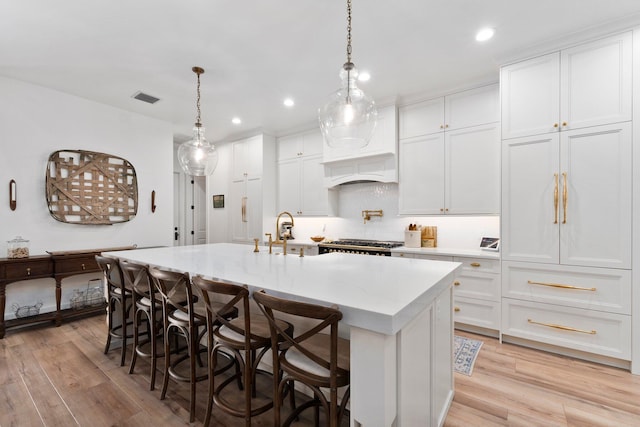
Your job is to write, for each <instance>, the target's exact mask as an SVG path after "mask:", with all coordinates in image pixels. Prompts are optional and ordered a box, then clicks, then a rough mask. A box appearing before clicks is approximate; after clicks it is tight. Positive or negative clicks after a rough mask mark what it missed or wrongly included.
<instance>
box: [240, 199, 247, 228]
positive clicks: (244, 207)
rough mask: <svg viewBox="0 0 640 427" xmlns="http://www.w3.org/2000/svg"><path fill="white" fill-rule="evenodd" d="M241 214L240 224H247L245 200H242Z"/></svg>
mask: <svg viewBox="0 0 640 427" xmlns="http://www.w3.org/2000/svg"><path fill="white" fill-rule="evenodd" d="M240 211H241V213H242V222H247V198H246V197H243V198H242V208H241V209H240Z"/></svg>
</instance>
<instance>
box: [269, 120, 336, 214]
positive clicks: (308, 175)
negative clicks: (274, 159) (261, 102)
mask: <svg viewBox="0 0 640 427" xmlns="http://www.w3.org/2000/svg"><path fill="white" fill-rule="evenodd" d="M277 146H278V211H288V212H290V213H292V214H293V215H306V216H323V215H324V216H326V215H331V214H333V213H334V212H335V210H336V203H337V194H336V192H335V191H334V190H328V189H327V188H326V187H325V186H324V167H323V165H322V134H321V133H320V130H314V131H310V132H304V133H300V134H295V135H290V136H286V137H281V138H278V142H277Z"/></svg>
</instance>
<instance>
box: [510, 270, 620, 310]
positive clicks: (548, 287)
mask: <svg viewBox="0 0 640 427" xmlns="http://www.w3.org/2000/svg"><path fill="white" fill-rule="evenodd" d="M502 266H503V272H502V278H503V280H502V294H503V296H505V297H508V298H517V299H522V300H528V301H538V302H545V303H551V304H558V305H564V306H570V307H577V308H585V309H591V310H600V311H607V312H612V313H619V314H631V271H629V270H618V269H609V268H592V267H570V266H562V265H543V266H542V265H537V264H531V263H520V262H504V263H503V264H502Z"/></svg>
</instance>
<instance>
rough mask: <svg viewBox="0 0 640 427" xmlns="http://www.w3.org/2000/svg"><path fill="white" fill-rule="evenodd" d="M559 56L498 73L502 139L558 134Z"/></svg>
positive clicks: (516, 66) (519, 64) (540, 58)
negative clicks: (556, 132) (554, 132)
mask: <svg viewBox="0 0 640 427" xmlns="http://www.w3.org/2000/svg"><path fill="white" fill-rule="evenodd" d="M559 76H560V54H559V53H557V52H556V53H551V54H548V55H544V56H540V57H537V58H533V59H530V60H527V61H523V62H518V63H515V64H512V65H508V66H506V67H503V68H502V69H501V71H500V93H501V104H502V138H503V139H509V138H517V137H522V136H528V135H540V134H545V133H549V132H553V131H557V130H558V126H559V123H558V117H559V116H560V79H559Z"/></svg>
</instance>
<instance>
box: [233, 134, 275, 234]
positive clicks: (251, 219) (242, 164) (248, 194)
mask: <svg viewBox="0 0 640 427" xmlns="http://www.w3.org/2000/svg"><path fill="white" fill-rule="evenodd" d="M275 168H276V164H275V140H274V138H273V137H271V136H268V135H257V136H254V137H251V138H247V139H243V140H240V141H235V142H233V143H232V167H231V177H232V180H231V186H230V196H231V197H230V215H229V217H230V221H231V234H232V235H231V239H232V241H233V242H235V243H252V242H253V239H261V238H262V237H263V235H264V233H263V223H264V216H265V215H272V214H273V212H275V191H274V189H275V184H276V183H275Z"/></svg>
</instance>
